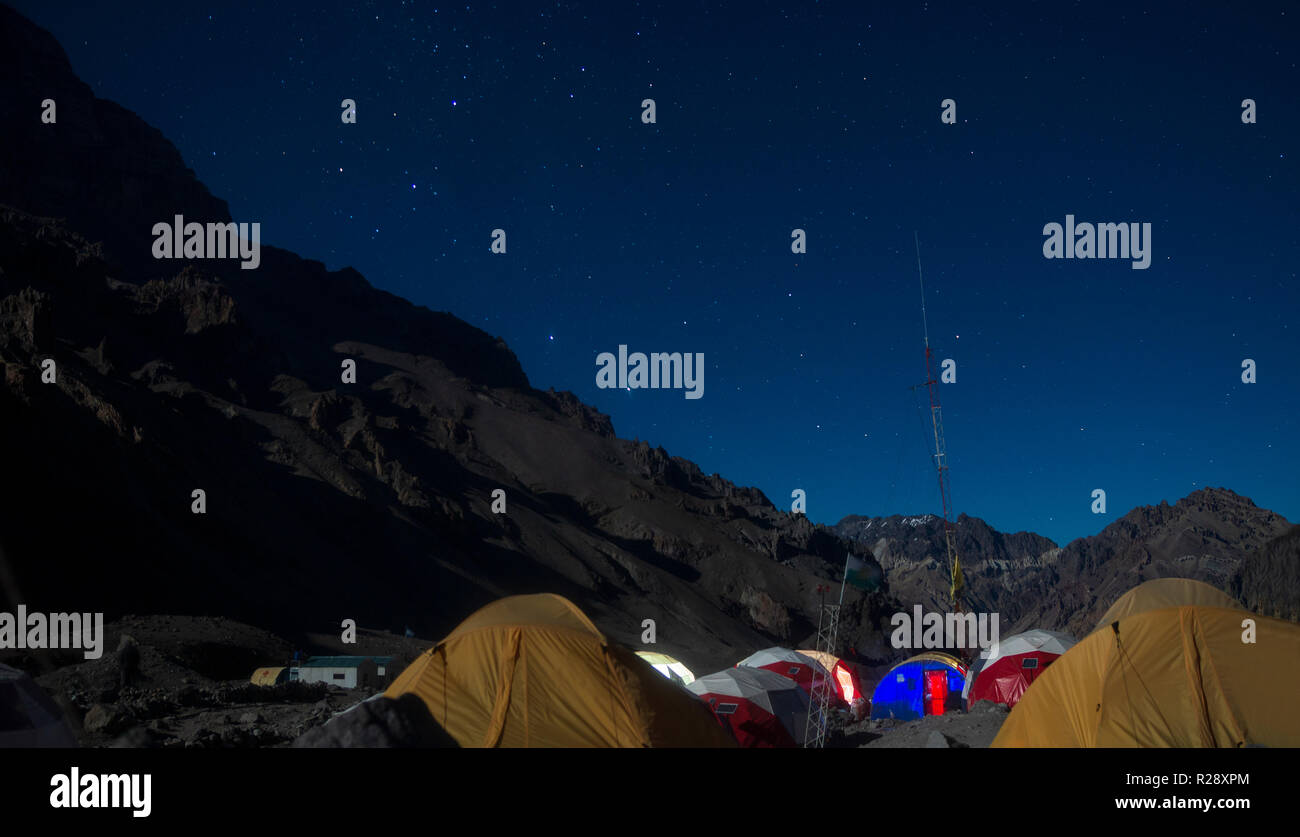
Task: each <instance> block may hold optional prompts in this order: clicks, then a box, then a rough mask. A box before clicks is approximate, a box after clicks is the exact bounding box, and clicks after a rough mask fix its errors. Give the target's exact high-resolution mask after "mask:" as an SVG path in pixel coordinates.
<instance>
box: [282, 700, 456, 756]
mask: <svg viewBox="0 0 1300 837" xmlns="http://www.w3.org/2000/svg"><path fill="white" fill-rule="evenodd" d="M292 746H294V747H393V748H411V747H456V746H458V745H457V743H456V740H455V739H454V738H452V737H451V736H450V735H448V734H447V731H446V730H444V729H443V728H442V727H441V726H439V725H438V722H437V721H435V720H434V719H433V716H432V715H430V714H429V710H428V707H426V706H425V704H424V701H422V700H420V698H418V697H417V696H415V695H411V694H407V695H402V696H401V697H400V698H397V699H393V698H387V697H381V698H375V699H374V700H367V701H364V702H362V703H359V704H357V705H356V706H355V707H353V708H352V709H350V710H348V711H347V712H344V713H343V714H342V715H339V716H338V717H336V718H334V719H333V720H331V721H330V722H329V723H327V724H325V725H324V726H322V727H317V728H315V729H312V730H308V731H307V732H306V733H304V734H303V735H301V736H300V737H299V738H298V739H297V740H295V741H294V742H293V745H292Z"/></svg>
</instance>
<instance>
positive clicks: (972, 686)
mask: <svg viewBox="0 0 1300 837" xmlns="http://www.w3.org/2000/svg"><path fill="white" fill-rule="evenodd" d="M1075 642H1077V640H1076V639H1075V638H1074V637H1072V636H1070V635H1069V634H1062V633H1057V632H1056V631H1043V630H1032V631H1025V632H1024V633H1023V634H1016V635H1015V636H1010V637H1007V638H1006V639H1004V640H1001V641H999V642H998V643H997V644H996V645H994V646H993V647H992V648H990V649H989V650H988V654H989V656H988V657H987V658H985V657H984V656H983V655H981V656H980V658H979V659H977V660H976V661H975V665H973V666H971V668H970V672H969V673H968V674H967V675H966V686H965V688H964V689H963V690H962V692H963V694H962V697H963V698H965V702H966V708H967V709H969V708H970V707H971V706H973V705H974V704H976V703H977V702H979V701H981V700H991V701H993V702H994V703H1004V704H1006V705H1007V706H1008V707H1010V706H1015V705H1016V702H1017V701H1019V700H1020V696H1021V695H1023V694H1024V693H1025V690H1026V689H1028V688H1029V684H1030V683H1033V682H1034V679H1035V678H1037V677H1038V675H1040V674H1042V673H1043V669H1045V668H1047V666H1048V665H1049V664H1050V663H1051V662H1052V661H1053V660H1055V659H1056V658H1057V657H1059V656H1061V655H1062V654H1064V653H1065V652H1066V651H1068V650H1069V649H1070V646H1072V645H1074V644H1075Z"/></svg>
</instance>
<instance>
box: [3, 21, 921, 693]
mask: <svg viewBox="0 0 1300 837" xmlns="http://www.w3.org/2000/svg"><path fill="white" fill-rule="evenodd" d="M0 65H2V66H3V67H4V69H5V70H6V71H7V73H8V76H7V77H9V78H13V79H17V84H16V85H6V86H5V87H4V88H3V90H2V91H0V118H3V119H4V121H5V123H6V124H7V125H8V126H10V130H6V132H5V133H4V134H3V135H0V204H3V205H4V208H3V209H0V360H2V361H3V373H4V375H3V381H4V386H3V388H0V423H2V426H3V427H4V428H5V430H6V432H5V433H4V435H3V437H2V439H0V461H2V462H3V463H4V466H5V478H6V481H7V482H8V484H9V486H10V490H9V491H8V492H7V494H8V495H9V496H10V497H11V500H9V501H7V502H6V503H4V504H3V505H2V506H0V545H2V546H3V549H4V554H3V557H2V558H0V582H3V583H2V584H0V589H3V591H4V593H5V598H6V599H8V600H9V601H7V602H5V603H4V604H5V605H9V606H12V604H14V603H16V602H24V603H26V604H28V605H29V607H31V608H32V609H38V610H45V611H63V610H74V609H76V610H102V611H106V612H108V613H109V614H110V618H111V615H112V614H121V613H124V612H136V613H194V614H211V615H219V616H223V617H228V618H232V619H239V620H241V621H244V622H247V623H250V624H253V625H257V626H260V627H265V628H268V629H275V630H280V631H285V632H302V631H307V630H316V631H329V630H331V629H332V626H337V625H338V624H339V623H340V621H341V620H342V619H344V618H353V619H356V620H358V622H359V623H361V624H367V625H375V626H386V627H389V628H391V629H393V630H397V631H400V630H402V629H403V628H404V627H407V626H410V627H412V628H415V629H416V630H418V631H420V632H421V633H422V634H423V635H431V636H439V635H441V634H443V633H445V632H446V631H447V630H449V629H450V628H451V627H453V626H454V625H455V624H456V623H458V622H459V621H460V620H461V619H463V618H464V617H465V616H466V615H468V614H469V613H470V612H471V611H472V610H473V609H475V608H476V607H479V606H481V605H483V604H485V603H486V602H488V601H490V600H492V599H494V598H497V597H499V596H502V595H507V594H512V593H527V592H537V591H543V590H545V591H551V592H556V593H560V594H562V595H565V596H568V597H569V598H571V599H573V600H574V601H575V602H576V603H577V604H579V605H580V606H581V607H582V608H584V609H585V610H586V611H587V613H588V614H589V615H590V616H591V617H592V619H593V620H594V621H595V622H596V624H597V625H599V626H600V627H601V628H602V629H603V630H605V631H606V632H607V633H608V634H609V635H610V636H611V637H612V638H613V639H615V640H618V641H620V642H623V643H625V644H628V645H633V646H635V647H640V635H641V632H642V621H643V620H644V619H654V620H655V621H656V627H657V634H658V640H659V645H658V649H659V650H663V651H666V652H668V653H672V654H674V655H676V656H679V657H680V658H681V659H683V660H684V661H685V662H687V663H688V664H690V665H692V666H693V667H696V668H702V669H704V670H706V671H707V670H713V669H715V668H719V667H723V666H727V665H731V664H733V663H734V662H735V661H736V660H738V659H740V658H741V657H743V656H745V655H747V654H749V653H750V652H752V651H754V650H756V649H758V648H762V647H764V646H768V645H772V644H775V643H782V644H793V645H798V644H802V643H803V642H804V641H805V640H806V639H807V638H808V636H809V634H811V633H812V632H813V631H814V630H815V627H816V626H815V624H814V620H815V619H816V609H815V593H814V589H815V587H816V585H817V584H819V583H822V582H826V581H832V580H838V578H839V575H840V570H841V567H842V563H843V560H844V554H845V551H846V550H847V549H848V548H849V547H850V544H849V543H848V542H847V541H846V540H844V539H842V538H840V537H839V536H837V535H836V534H835V533H834V532H832V531H830V530H829V529H827V528H826V527H823V526H815V525H813V524H811V523H809V522H808V521H807V520H806V519H805V518H803V517H801V516H792V515H791V514H789V513H786V512H783V511H780V510H778V509H776V508H775V507H774V506H773V505H772V504H771V503H770V502H769V501H768V500H767V498H766V497H764V496H763V495H762V493H761V492H759V491H757V490H755V489H751V488H741V487H738V486H735V485H733V484H732V483H730V482H728V481H727V480H725V479H722V478H721V477H719V476H717V475H712V476H710V475H705V474H703V473H701V472H700V470H699V469H698V468H697V467H696V466H695V465H693V464H692V463H690V462H687V461H685V460H683V459H680V458H676V457H671V456H669V455H668V454H667V453H666V452H665V451H664V450H663V449H662V448H655V447H651V446H650V445H649V444H647V443H645V442H640V441H628V440H624V439H619V438H617V437H616V436H615V435H614V429H613V427H612V425H611V423H610V421H609V419H608V417H606V416H604V415H602V414H600V413H599V412H597V411H595V410H594V409H592V408H590V407H588V406H586V405H584V404H582V403H581V402H579V401H578V400H577V398H576V397H574V396H573V395H572V394H570V393H566V392H554V391H546V392H543V391H539V390H536V389H534V388H532V387H531V386H530V385H529V382H528V379H527V378H526V376H525V374H524V372H523V370H522V368H521V367H520V365H519V362H518V360H517V359H516V358H515V356H514V354H513V353H512V352H510V350H509V349H508V348H507V347H506V346H505V344H504V342H502V341H501V340H500V339H497V338H494V337H492V336H491V335H488V334H486V333H484V332H483V331H481V330H479V329H477V328H474V327H473V326H470V325H469V324H467V323H464V322H462V321H461V320H459V319H457V318H455V317H454V316H452V315H450V314H446V313H439V312H433V311H429V310H428V309H426V308H423V307H420V306H415V305H412V304H411V303H409V302H407V301H405V300H403V299H400V298H398V297H395V296H393V295H392V294H388V293H386V292H383V291H380V290H377V289H375V288H373V287H372V286H371V285H370V284H369V283H368V282H367V281H366V280H365V279H364V278H362V277H361V276H360V275H359V274H358V273H357V272H356V271H354V270H351V269H344V270H339V271H327V270H325V268H324V266H323V265H321V264H320V263H318V262H314V261H309V260H305V259H302V258H300V257H298V256H296V255H294V254H292V253H288V252H285V251H283V250H278V249H276V248H273V247H269V246H266V245H263V246H262V256H261V265H260V267H259V269H257V270H247V271H245V270H240V269H239V266H238V263H237V262H235V261H229V260H228V261H222V260H191V261H162V260H154V259H153V258H152V256H151V247H152V243H153V236H152V234H151V229H152V226H153V224H154V223H156V222H159V221H169V222H170V221H171V219H172V217H173V216H174V215H176V214H182V215H184V216H185V218H186V220H187V221H199V222H208V221H228V220H230V216H229V212H228V209H227V207H226V205H225V203H224V202H222V201H220V200H218V199H216V198H214V197H212V196H211V195H210V194H209V193H208V191H207V189H206V188H205V187H203V185H202V184H201V183H199V182H198V181H197V180H196V179H195V177H194V174H193V172H192V171H190V170H189V169H187V168H185V166H184V164H183V162H182V159H181V157H180V154H179V153H178V152H177V151H176V149H175V148H173V147H172V146H171V145H170V143H168V142H167V140H166V139H165V138H163V137H162V135H161V134H160V133H159V132H158V131H157V130H155V129H153V128H151V127H149V126H148V125H146V124H145V123H144V122H143V121H142V120H140V119H139V118H138V117H136V116H135V115H134V114H132V113H130V112H129V111H126V110H124V109H123V108H121V107H119V106H117V105H114V104H112V103H111V102H106V101H103V100H100V99H96V98H95V97H94V96H93V94H92V93H91V91H90V89H89V88H88V87H87V86H86V85H85V84H83V83H82V82H81V81H80V80H78V79H77V78H76V77H75V75H74V74H73V73H72V70H71V68H70V66H69V65H68V61H67V58H66V56H65V55H64V53H63V51H62V49H61V48H60V47H59V46H58V44H57V43H56V42H55V41H54V39H53V38H52V37H50V35H49V34H48V33H46V32H44V31H42V30H40V29H39V28H37V27H36V26H34V25H33V24H31V23H30V22H28V21H26V20H25V19H24V18H22V17H21V16H19V15H17V14H16V13H15V12H13V11H12V10H10V9H8V8H6V7H3V6H0ZM45 98H54V99H55V100H56V101H57V107H58V121H57V122H56V123H55V124H43V123H42V122H41V121H40V119H39V114H40V112H41V107H40V102H41V101H42V100H43V99H45ZM236 220H243V221H250V220H255V219H236ZM264 232H265V233H266V234H267V235H270V236H272V237H273V235H274V233H273V231H269V230H268V231H264ZM431 278H432V280H433V281H440V280H441V281H453V280H455V279H456V278H457V277H431ZM49 359H52V360H53V361H54V362H55V364H56V367H55V368H56V370H57V375H56V378H55V382H53V383H43V382H42V363H43V362H44V361H46V360H49ZM345 359H352V360H355V362H356V366H357V376H356V381H357V382H356V383H355V384H345V383H342V381H341V377H340V372H341V363H342V361H344V360H345ZM196 489H201V490H203V491H204V492H205V493H206V513H205V514H193V513H191V503H192V502H193V500H192V492H194V491H195V490H196ZM496 489H503V490H504V491H505V492H506V499H507V504H508V505H507V513H506V514H494V513H493V512H492V511H491V504H492V492H493V491H494V490H496ZM868 560H870V559H869V558H868ZM847 604H848V607H847V611H846V614H845V619H844V629H843V632H842V637H843V639H844V642H845V644H846V645H848V644H855V645H856V647H857V648H858V649H859V651H861V652H863V653H864V654H865V655H867V656H869V657H871V658H874V659H879V660H884V659H887V658H889V657H891V656H893V651H892V649H888V648H886V647H884V646H883V645H882V643H883V636H884V635H883V633H882V631H881V627H882V624H887V614H888V613H890V612H892V611H893V610H895V609H896V605H895V604H894V603H893V602H892V601H890V600H889V599H888V597H887V596H886V595H885V594H884V593H883V592H877V593H872V594H867V595H863V594H858V593H856V592H853V593H851V594H850V595H849V597H848V600H847ZM333 629H334V630H337V628H333Z"/></svg>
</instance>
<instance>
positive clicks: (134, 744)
mask: <svg viewBox="0 0 1300 837" xmlns="http://www.w3.org/2000/svg"><path fill="white" fill-rule="evenodd" d="M108 746H109V747H112V748H114V749H152V748H155V747H157V746H158V741H157V739H156V738H155V737H154V734H153V732H152V731H151V730H150V729H148V728H146V727H133V728H131V729H129V730H127V731H126V732H125V733H123V734H122V735H120V736H118V737H117V738H116V739H114V741H113V743H112V744H109V745H108Z"/></svg>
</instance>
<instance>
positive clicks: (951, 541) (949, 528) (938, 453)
mask: <svg viewBox="0 0 1300 837" xmlns="http://www.w3.org/2000/svg"><path fill="white" fill-rule="evenodd" d="M912 238H913V241H914V242H915V243H916V278H917V280H918V281H919V282H920V284H921V324H922V327H923V328H924V329H925V385H926V388H927V389H928V390H929V391H930V421H931V423H932V424H933V426H934V467H935V470H936V471H937V472H938V475H939V497H940V499H941V500H942V501H943V540H944V543H945V545H946V546H947V549H948V570H949V573H950V575H951V580H952V584H951V587H950V588H949V590H948V595H949V597H950V598H951V599H952V603H953V607H954V608H956V610H957V611H958V612H960V611H961V593H962V586H963V584H962V576H961V564H960V562H959V560H958V557H957V531H956V528H955V527H954V526H953V522H952V500H951V497H950V494H949V489H948V451H947V447H946V445H945V443H944V437H943V413H942V410H941V408H940V407H939V381H938V379H936V378H935V377H934V372H933V362H932V358H933V352H932V351H931V350H930V324H929V322H928V321H927V319H926V315H925V279H924V277H923V275H922V273H921V239H920V236H919V235H918V234H917V233H916V231H915V230H913V231H912Z"/></svg>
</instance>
